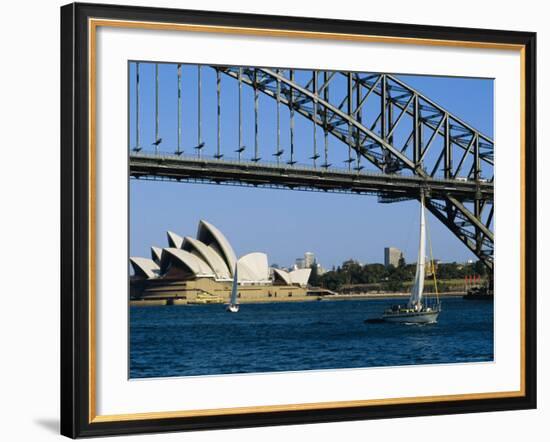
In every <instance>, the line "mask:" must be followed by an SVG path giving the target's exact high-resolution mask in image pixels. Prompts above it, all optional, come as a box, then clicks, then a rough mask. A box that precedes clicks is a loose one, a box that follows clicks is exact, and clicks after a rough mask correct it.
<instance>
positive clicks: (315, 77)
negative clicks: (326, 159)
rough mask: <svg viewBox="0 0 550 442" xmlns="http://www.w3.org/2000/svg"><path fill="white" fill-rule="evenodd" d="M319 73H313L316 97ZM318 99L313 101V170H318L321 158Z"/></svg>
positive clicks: (315, 94)
mask: <svg viewBox="0 0 550 442" xmlns="http://www.w3.org/2000/svg"><path fill="white" fill-rule="evenodd" d="M317 75H318V72H317V71H312V82H313V94H314V96H315V97H317V95H318V90H317V89H318V85H317V81H318V77H317ZM317 117H318V116H317V98H314V100H313V122H312V127H313V155H312V156H311V157H310V160H313V168H314V169H316V168H317V159H318V158H319V154H318V153H317V125H318V124H319V121H318V119H317Z"/></svg>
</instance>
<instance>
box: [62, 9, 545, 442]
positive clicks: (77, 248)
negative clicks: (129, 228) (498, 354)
mask: <svg viewBox="0 0 550 442" xmlns="http://www.w3.org/2000/svg"><path fill="white" fill-rule="evenodd" d="M89 18H105V19H115V20H133V21H146V22H160V23H186V24H197V25H210V26H232V27H241V28H255V29H278V30H292V31H307V32H314V33H334V34H339V33H342V34H356V35H375V36H389V37H398V38H406V39H409V38H412V39H430V40H452V41H455V42H478V43H482V44H483V43H497V44H510V45H520V46H522V47H523V51H524V125H525V126H524V149H525V150H524V165H525V168H524V171H523V172H524V189H523V192H524V209H525V213H524V220H525V225H524V256H523V258H524V281H523V284H524V291H525V304H524V306H525V309H524V313H525V317H524V321H525V327H524V331H525V333H524V347H523V348H524V352H523V357H524V375H525V379H524V395H522V396H516V397H495V398H480V399H468V400H449V401H445V400H443V401H437V402H420V403H414V402H411V403H401V404H389V405H371V406H364V407H362V406H359V407H335V408H323V409H319V410H288V411H274V412H251V413H246V414H226V415H216V416H198V417H165V418H155V417H154V416H153V417H151V418H146V419H139V420H124V419H121V420H114V421H94V420H93V418H91V416H92V414H91V412H90V409H91V407H93V404H92V403H91V400H92V399H91V396H90V389H91V388H93V384H92V382H91V378H90V371H89V366H90V342H91V339H93V336H92V337H90V313H91V312H90V290H89V287H90V264H91V263H90V256H91V253H93V250H91V245H90V241H89V236H88V231H89V227H90V223H91V222H92V221H91V219H90V204H89V203H90V198H91V189H90V180H89V178H90V176H89V173H90V169H89V167H90V157H89V152H88V149H87V147H88V140H89V137H90V135H91V134H90V130H89V126H88V121H89V104H90V103H89V99H88V97H89V76H88V69H89V65H88V63H89V45H88V43H89V26H88V19H89ZM536 191H537V189H536V34H535V33H531V32H512V31H502V30H488V29H468V28H450V27H440V26H423V25H409V24H394V23H375V22H359V21H348V20H328V19H313V18H302V17H285V16H268V15H252V14H240V13H225V12H206V11H194V10H179V9H167V8H149V7H128V6H116V5H96V4H79V3H74V4H69V5H66V6H63V7H62V8H61V434H63V435H65V436H68V437H71V438H77V437H88V436H104V435H115V434H136V433H146V432H167V431H184V430H201V429H222V428H242V427H252V426H267V425H286V424H301V423H315V422H335V421H347V420H359V419H378V418H393V417H406V416H426V415H440V414H454V413H475V412H484V411H497V410H517V409H529V408H536V386H537V381H536V260H537V257H536V244H537V242H536V193H537V192H536Z"/></svg>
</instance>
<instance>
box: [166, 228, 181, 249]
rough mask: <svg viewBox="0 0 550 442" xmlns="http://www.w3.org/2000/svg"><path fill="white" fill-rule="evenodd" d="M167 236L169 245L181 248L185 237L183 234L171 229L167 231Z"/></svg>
mask: <svg viewBox="0 0 550 442" xmlns="http://www.w3.org/2000/svg"><path fill="white" fill-rule="evenodd" d="M166 236H167V237H168V247H172V248H175V249H181V245H182V244H183V238H182V237H181V236H179V235H178V234H177V233H174V232H170V231H168V232H166Z"/></svg>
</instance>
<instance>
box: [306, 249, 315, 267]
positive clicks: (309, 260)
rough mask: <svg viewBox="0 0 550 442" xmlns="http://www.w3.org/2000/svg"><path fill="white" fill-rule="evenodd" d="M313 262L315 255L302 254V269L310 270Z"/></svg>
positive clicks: (309, 253)
mask: <svg viewBox="0 0 550 442" xmlns="http://www.w3.org/2000/svg"><path fill="white" fill-rule="evenodd" d="M314 262H315V254H314V253H312V252H306V253H304V268H306V269H310V268H311V266H312V265H313V263H314Z"/></svg>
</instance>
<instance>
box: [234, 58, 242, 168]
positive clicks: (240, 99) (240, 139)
mask: <svg viewBox="0 0 550 442" xmlns="http://www.w3.org/2000/svg"><path fill="white" fill-rule="evenodd" d="M238 81H239V145H238V147H237V150H236V151H235V152H237V154H238V155H239V161H241V154H242V153H243V151H244V145H243V68H241V67H239V73H238Z"/></svg>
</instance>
